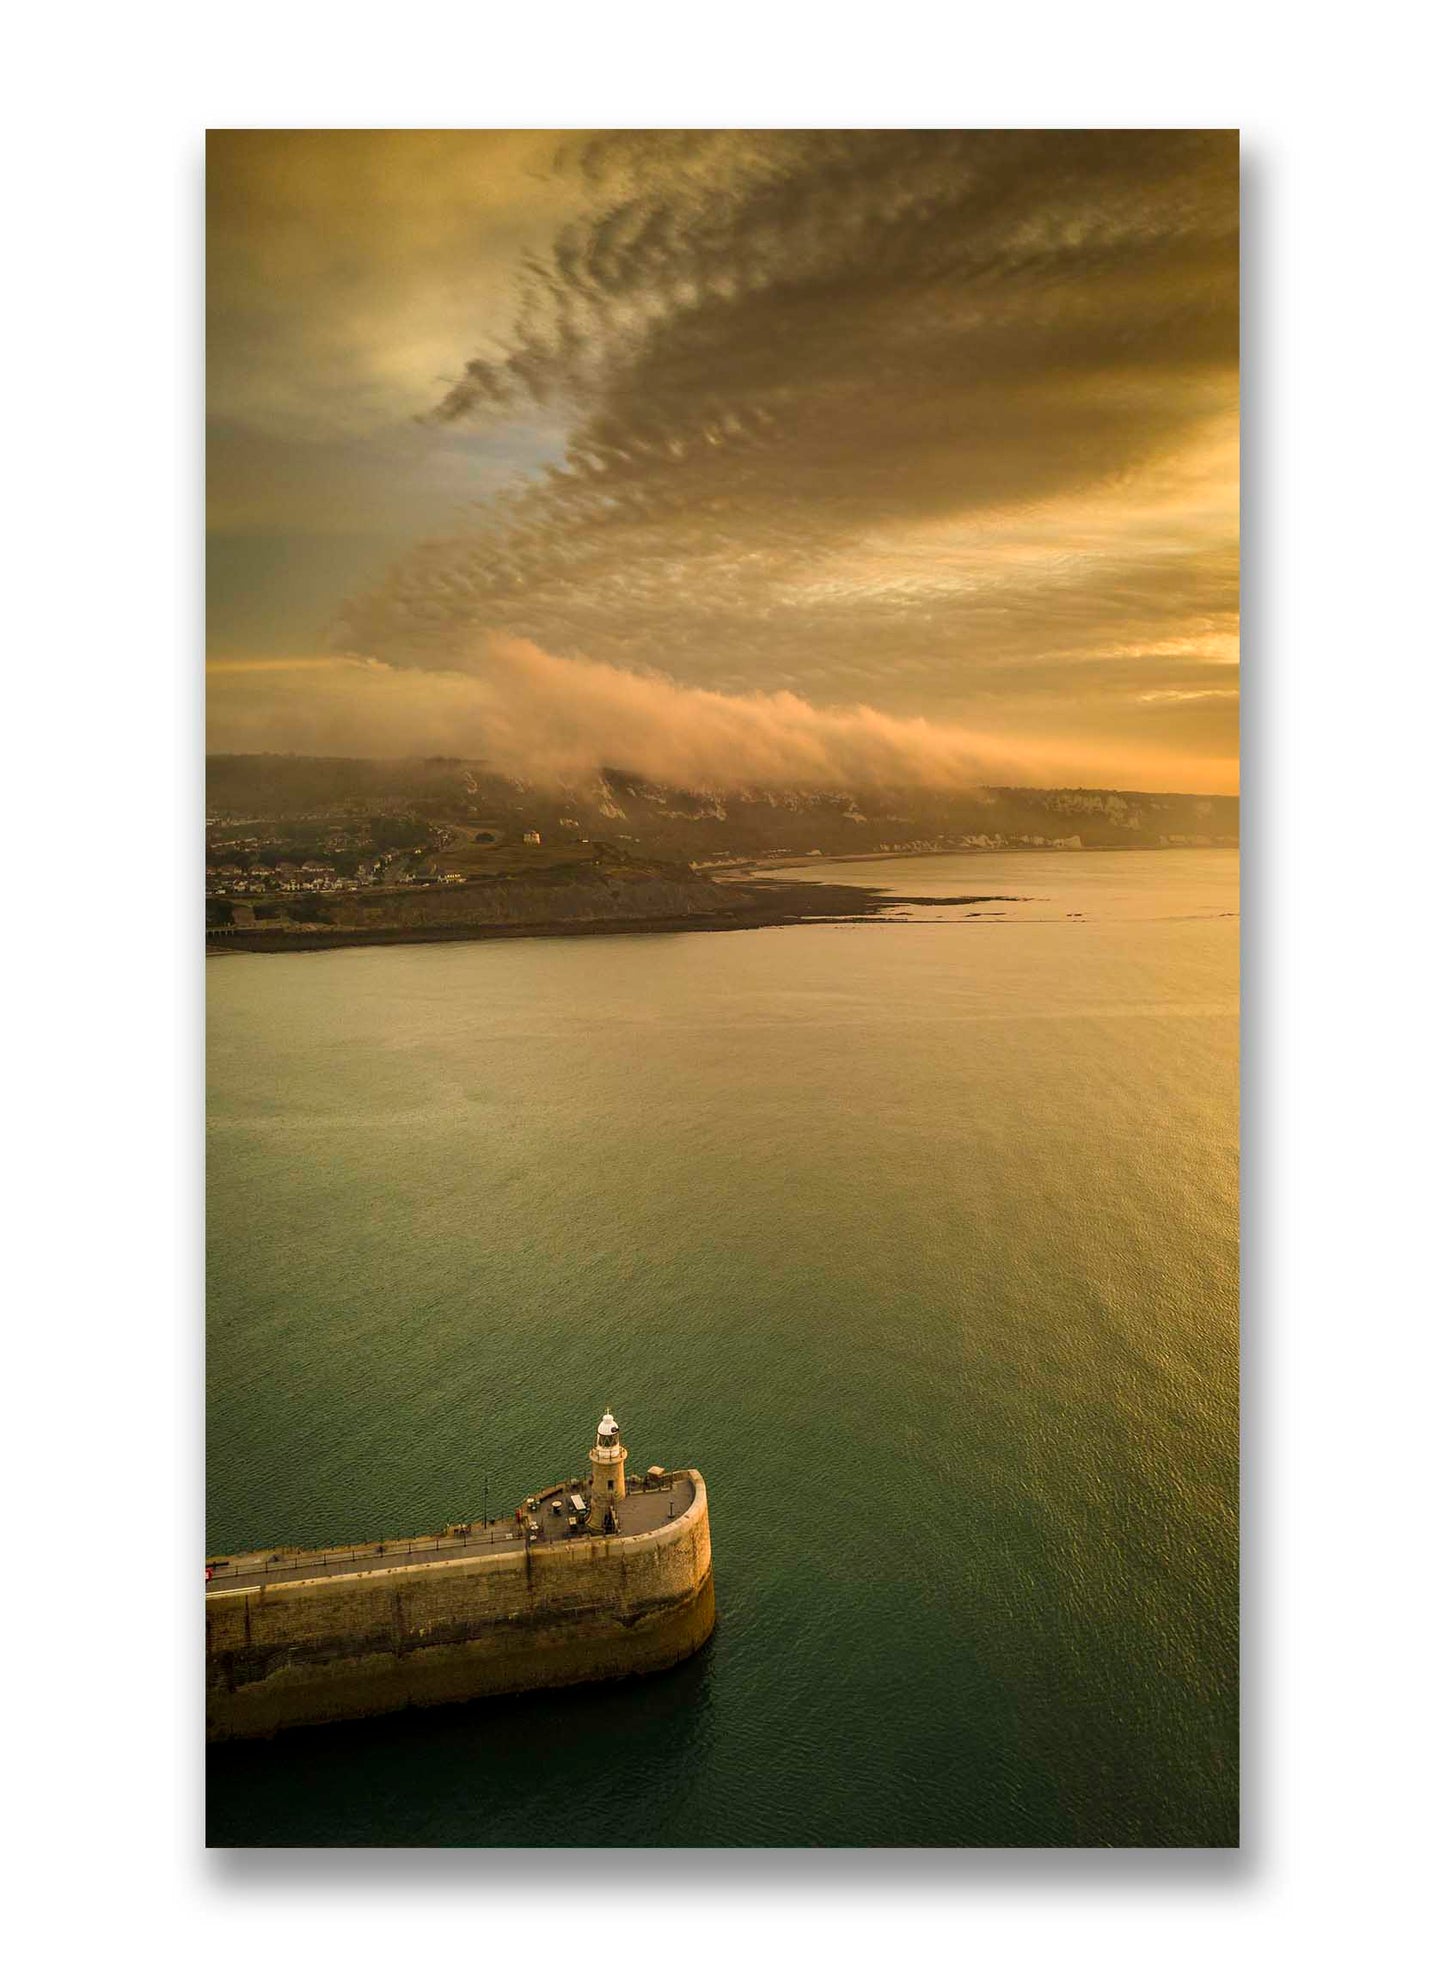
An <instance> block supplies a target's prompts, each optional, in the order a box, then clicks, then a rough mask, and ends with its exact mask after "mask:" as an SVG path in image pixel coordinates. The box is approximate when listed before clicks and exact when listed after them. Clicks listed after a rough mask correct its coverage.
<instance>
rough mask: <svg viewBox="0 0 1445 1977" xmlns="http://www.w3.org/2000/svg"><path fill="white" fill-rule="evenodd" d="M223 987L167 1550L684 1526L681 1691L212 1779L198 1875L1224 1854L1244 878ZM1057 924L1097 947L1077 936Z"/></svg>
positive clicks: (1080, 891)
mask: <svg viewBox="0 0 1445 1977" xmlns="http://www.w3.org/2000/svg"><path fill="white" fill-rule="evenodd" d="M810 869H811V870H814V871H819V872H827V874H828V876H833V877H842V878H849V879H854V880H858V881H861V882H867V883H870V884H887V885H889V886H890V887H891V888H892V889H893V890H895V891H898V892H903V893H909V894H914V895H919V894H925V893H926V894H929V895H940V894H948V893H957V892H963V891H969V892H1008V893H1015V894H1024V895H1027V896H1028V897H1027V898H1026V899H1025V900H1024V901H1021V902H1020V903H1019V904H1017V905H1011V906H1007V907H1002V908H998V907H990V908H988V909H986V911H987V913H988V914H989V915H994V914H998V915H1000V916H1001V917H998V918H994V917H976V918H973V917H969V915H968V911H967V909H961V908H936V909H930V908H927V907H922V908H910V909H907V910H908V912H909V914H910V916H911V923H910V924H901V925H887V924H884V925H850V926H839V927H815V928H782V929H770V930H763V931H757V932H745V933H719V934H696V935H692V934H687V935H660V936H649V937H622V938H616V939H612V938H606V939H598V938H589V939H585V940H575V939H574V940H566V939H561V940H527V941H500V942H492V943H476V944H459V945H455V946H419V947H415V948H384V949H371V950H355V951H342V952H335V953H320V954H306V955H296V956H289V955H288V956H276V955H266V956H233V957H222V958H218V959H216V960H213V961H212V962H211V963H210V964H209V965H208V991H209V995H208V1004H209V1111H208V1139H209V1169H208V1194H209V1318H208V1352H207V1385H208V1501H207V1518H208V1526H207V1543H208V1549H210V1550H212V1551H224V1550H230V1549H235V1548H240V1547H242V1546H246V1545H253V1544H264V1543H270V1542H278V1541H288V1542H298V1543H319V1542H327V1541H342V1540H346V1539H358V1538H360V1539H364V1538H371V1537H377V1536H380V1535H382V1534H389V1535H391V1534H394V1535H401V1534H404V1533H408V1532H413V1531H426V1530H434V1529H436V1528H437V1527H438V1526H439V1525H440V1524H441V1523H442V1521H443V1520H444V1519H447V1518H452V1517H461V1516H466V1515H476V1514H479V1513H480V1511H481V1509H482V1503H483V1492H484V1488H485V1490H486V1494H487V1501H488V1507H489V1508H492V1509H496V1508H497V1507H498V1506H506V1505H509V1504H512V1503H515V1502H516V1501H517V1500H518V1499H519V1498H520V1497H521V1496H522V1495H523V1494H525V1493H526V1492H527V1491H528V1490H530V1489H532V1488H534V1487H537V1486H539V1485H541V1484H543V1483H547V1482H550V1481H553V1480H554V1479H555V1478H556V1477H557V1476H559V1475H562V1474H566V1473H572V1472H574V1471H575V1470H576V1468H577V1465H578V1463H579V1462H580V1461H581V1459H582V1457H583V1454H584V1451H585V1449H586V1447H587V1446H588V1443H589V1441H590V1439H591V1431H592V1429H593V1428H594V1426H595V1423H596V1420H597V1417H598V1416H599V1414H600V1413H601V1412H602V1409H603V1407H604V1406H606V1405H610V1406H612V1408H613V1409H614V1410H615V1411H616V1413H617V1414H618V1416H619V1418H620V1419H621V1421H622V1424H623V1428H624V1432H625V1435H626V1439H627V1441H628V1443H629V1446H630V1448H631V1450H632V1455H633V1460H632V1464H631V1466H632V1467H633V1468H634V1469H636V1468H639V1467H640V1466H642V1465H644V1464H646V1463H649V1462H654V1461H656V1462H664V1463H668V1464H694V1465H696V1466H697V1467H698V1468H700V1469H701V1470H702V1471H703V1473H704V1475H705V1476H706V1478H707V1483H708V1489H709V1495H710V1502H711V1513H712V1531H713V1545H714V1555H715V1569H716V1582H717V1599H718V1612H719V1622H718V1629H717V1633H716V1636H715V1637H714V1640H713V1641H712V1643H711V1644H710V1645H709V1647H708V1648H707V1649H705V1650H704V1651H703V1653H702V1654H701V1655H700V1656H698V1657H697V1658H695V1659H694V1660H693V1661H691V1662H690V1663H688V1664H687V1665H686V1666H685V1667H683V1668H681V1669H678V1670H676V1671H673V1672H672V1673H671V1674H668V1675H664V1676H660V1677H655V1678H652V1679H650V1680H647V1681H643V1682H638V1683H634V1684H630V1685H626V1686H623V1687H620V1688H615V1689H602V1690H592V1691H575V1692H572V1693H567V1694H558V1695H553V1696H545V1697H535V1698H524V1699H519V1700H516V1701H507V1702H497V1703H487V1704H478V1705H475V1706H473V1707H469V1708H462V1709H452V1710H441V1711H432V1712H427V1713H419V1714H416V1715H414V1716H408V1717H399V1718H391V1719H385V1720H379V1721H377V1722H374V1723H369V1724H361V1725H354V1726H346V1727H338V1728H333V1729H326V1730H317V1731H310V1732H302V1733H296V1734H294V1735H293V1736H291V1737H289V1738H282V1739H278V1740H277V1741H276V1742H274V1743H272V1744H270V1745H263V1746H252V1747H236V1748H224V1749H220V1750H216V1751H213V1752H212V1753H211V1754H210V1757H209V1761H208V1781H209V1782H208V1837H209V1839H210V1841H211V1842H212V1844H221V1845H264V1844H273V1845H287V1846H296V1845H327V1846H370V1845H417V1846H420V1845H443V1846H461V1845H474V1844H480V1845H519V1844H529V1845H531V1844H539V1843H542V1844H545V1843H555V1844H557V1845H559V1846H561V1845H566V1844H568V1843H581V1842H585V1843H587V1844H595V1843H596V1842H597V1840H598V1839H599V1837H600V1834H599V1830H598V1824H597V1822H596V1821H595V1820H593V1819H592V1818H591V1817H590V1816H589V1813H588V1807H589V1806H590V1805H591V1804H592V1803H593V1800H594V1794H595V1792H596V1790H597V1786H598V1782H599V1780H605V1781H607V1788H608V1795H609V1803H610V1805H611V1806H612V1807H613V1808H614V1810H615V1813H616V1823H615V1826H614V1827H613V1829H612V1830H613V1832H614V1834H615V1837H616V1840H617V1842H618V1843H619V1844H622V1845H635V1846H648V1845H654V1844H659V1843H661V1844H670V1845H691V1846H720V1845H738V1846H786V1845H795V1846H796V1845H805V1846H862V1845H908V1846H939V1845H967V1846H989V1845H994V1846H1229V1845H1233V1844H1234V1843H1235V1840H1236V1832H1237V1820H1236V1799H1237V1702H1236V1672H1237V1617H1238V1613H1237V1579H1236V1564H1237V1534H1236V1476H1237V1461H1236V1456H1237V1443H1236V1424H1237V1408H1236V1400H1237V1391H1236V1371H1237V1357H1236V1346H1237V1272H1236V1264H1237V1250H1236V1141H1237V1134H1236V1090H1237V1065H1236V1029H1237V920H1236V918H1235V910H1236V905H1237V882H1238V871H1237V860H1236V858H1235V856H1234V854H1233V853H1223V852H1203V851H1194V852H1177V853H1176V852H1157V853H1085V854H1075V855H1067V854H1052V855H1051V854H1047V853H1040V854H1031V853H1013V854H1000V855H997V856H989V855H971V856H958V857H947V858H936V859H912V860H906V861H903V860H899V861H890V862H886V863H884V862H877V863H868V864H846V865H841V866H834V867H825V866H823V865H822V863H821V861H817V860H814V861H812V864H811V867H810ZM1070 915H1081V916H1082V917H1079V918H1071V917H1069V916H1070Z"/></svg>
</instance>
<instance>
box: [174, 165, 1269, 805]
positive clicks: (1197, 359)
mask: <svg viewBox="0 0 1445 1977" xmlns="http://www.w3.org/2000/svg"><path fill="white" fill-rule="evenodd" d="M207 205H208V230H207V232H208V250H207V287H208V333H207V348H208V359H207V371H208V386H207V394H208V396H207V409H208V418H207V431H208V439H207V480H208V503H207V506H208V517H207V520H208V553H207V675H208V714H209V738H210V745H211V746H212V747H213V748H217V749H273V750H283V751H284V750H295V751H297V752H307V753H330V754H368V755H397V754H410V753H429V754H430V753H442V754H456V755H467V756H473V757H479V758H482V759H485V760H487V761H490V762H492V763H494V764H495V766H496V767H498V768H499V769H501V770H502V771H503V772H504V773H508V774H516V775H519V776H526V777H531V778H539V779H551V780H554V781H568V780H575V779H577V778H578V777H582V776H586V775H587V774H589V773H593V772H595V771H596V770H597V769H598V768H600V767H603V766H612V767H616V768H621V769H630V770H635V771H637V772H639V773H642V774H646V775H650V776H654V777H656V778H658V779H659V780H665V781H673V782H679V783H685V784H687V785H689V786H696V787H711V786H722V785H725V784H727V783H729V782H732V783H737V782H747V783H750V784H754V783H758V784H768V783H772V784H780V785H798V784H807V785H813V786H820V787H848V786H852V785H853V784H856V783H858V782H867V781H872V782H875V783H879V784H898V783H910V782H920V783H927V784H932V785H947V786H962V785H967V784H968V783H970V782H976V781H993V782H1018V783H1037V784H1057V783H1067V784H1086V785H1091V786H1111V787H1128V788H1135V789H1173V790H1188V791H1199V792H1209V793H1221V792H1229V791H1233V790H1234V789H1236V788H1237V786H1238V783H1237V716H1238V141H1237V135H1236V133H1234V132H1198V131H1127V132H1104V131H1071V132H1034V131H1029V132H948V131H944V132H914V131H882V132H856V131H855V132H847V131H828V132H778V131H770V132H754V133H744V132H638V131H633V132H612V133H606V132H604V133H543V132H467V131H407V132H398V131H370V132H367V131H339V132H338V131H255V132H213V133H212V134H211V136H210V139H209V144H208V164H207Z"/></svg>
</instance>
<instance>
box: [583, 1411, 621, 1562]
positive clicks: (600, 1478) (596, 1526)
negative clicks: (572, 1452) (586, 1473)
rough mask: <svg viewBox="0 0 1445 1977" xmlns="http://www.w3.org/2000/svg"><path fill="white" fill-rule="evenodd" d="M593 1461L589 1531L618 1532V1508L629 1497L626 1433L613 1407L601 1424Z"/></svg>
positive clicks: (598, 1424)
mask: <svg viewBox="0 0 1445 1977" xmlns="http://www.w3.org/2000/svg"><path fill="white" fill-rule="evenodd" d="M589 1460H590V1462H591V1464H592V1500H591V1502H590V1503H589V1505H588V1506H587V1528H588V1530H589V1531H603V1532H605V1531H609V1530H612V1531H615V1530H616V1529H617V1506H618V1505H619V1504H620V1503H621V1501H622V1499H623V1498H624V1497H625V1496H626V1494H627V1450H626V1449H625V1448H624V1447H623V1446H622V1430H621V1428H619V1427H618V1425H617V1422H616V1421H615V1420H614V1418H613V1414H612V1409H611V1408H610V1407H609V1408H608V1409H607V1412H606V1413H605V1414H604V1415H603V1416H602V1419H601V1420H600V1421H599V1422H598V1423H597V1442H596V1446H595V1447H594V1448H593V1450H592V1453H591V1456H590V1457H589Z"/></svg>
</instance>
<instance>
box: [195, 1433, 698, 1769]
mask: <svg viewBox="0 0 1445 1977" xmlns="http://www.w3.org/2000/svg"><path fill="white" fill-rule="evenodd" d="M684 1489H686V1490H687V1491H688V1492H689V1500H688V1501H687V1502H686V1503H685V1504H684V1503H681V1502H679V1501H677V1499H678V1498H680V1497H681V1495H682V1493H683V1490H684ZM555 1494H558V1493H557V1492H549V1493H548V1496H545V1497H543V1498H542V1499H540V1500H539V1510H540V1514H541V1516H542V1518H543V1519H544V1520H545V1519H547V1518H549V1517H550V1518H551V1520H552V1522H551V1526H550V1528H547V1527H544V1528H547V1536H546V1537H542V1538H539V1539H538V1540H533V1541H528V1540H527V1539H526V1538H525V1537H524V1536H518V1535H514V1534H513V1533H512V1532H511V1531H510V1530H508V1529H507V1528H506V1527H500V1528H501V1530H502V1537H501V1540H500V1541H499V1539H498V1535H497V1527H484V1529H483V1533H482V1535H481V1537H479V1538H478V1537H476V1536H469V1537H468V1538H467V1539H465V1540H460V1539H459V1540H458V1541H457V1543H456V1548H455V1549H454V1550H452V1551H450V1552H447V1553H441V1552H438V1553H437V1554H436V1555H434V1556H431V1557H427V1556H425V1555H422V1556H420V1557H418V1556H414V1555H411V1554H409V1553H407V1552H405V1551H402V1550H400V1549H399V1548H393V1547H387V1549H386V1550H385V1551H384V1552H383V1551H381V1550H380V1549H379V1548H376V1549H374V1550H372V1551H369V1552H363V1551H356V1552H353V1553H350V1554H345V1555H341V1556H340V1557H338V1555H337V1554H334V1553H333V1554H327V1553H289V1554H283V1555H281V1556H280V1557H275V1556H274V1555H273V1556H272V1557H271V1558H270V1559H268V1560H266V1561H258V1562H257V1563H256V1564H255V1565H254V1566H253V1567H250V1568H248V1567H247V1566H246V1564H245V1562H244V1561H242V1562H241V1563H240V1565H239V1566H238V1567H237V1568H236V1569H235V1572H234V1576H235V1578H237V1579H239V1580H240V1583H231V1584H228V1583H227V1582H226V1580H225V1579H224V1578H223V1577H222V1576H219V1575H218V1576H217V1578H216V1579H215V1580H213V1582H212V1583H211V1584H210V1586H208V1588H207V1592H206V1734H207V1737H208V1739H210V1740H212V1741H225V1740H227V1739H231V1738H236V1737H265V1736H271V1735H273V1734H274V1733H275V1732H276V1731H277V1730H282V1729H287V1728H290V1727H293V1726H296V1725H300V1724H307V1723H331V1722H340V1721H343V1720H345V1719H349V1718H353V1717H360V1716H376V1715H382V1714H385V1713H387V1712H389V1711H392V1710H397V1709H408V1708H419V1707H424V1706H427V1705H430V1704H434V1703H448V1702H470V1701H473V1700H475V1699H477V1698H479V1697H483V1696H503V1695H516V1694H519V1693H521V1692H522V1691H524V1690H528V1689H548V1688H563V1687H568V1686H571V1685H573V1684H575V1683H580V1682H600V1681H615V1680H620V1679H622V1678H625V1677H628V1676H632V1675H643V1674H651V1673H654V1672H656V1671H658V1670H660V1669H664V1668H671V1667H673V1666H674V1665H675V1664H676V1663H677V1662H680V1661H684V1660H686V1658H687V1657H688V1656H689V1655H691V1654H694V1653H695V1652H696V1651H697V1649H698V1648H700V1647H701V1646H702V1645H703V1643H704V1642H705V1641H706V1640H707V1639H708V1637H709V1635H710V1634H711V1633H712V1630H713V1623H714V1618H715V1603H714V1595H713V1579H712V1540H711V1534H710V1531H709V1528H708V1511H707V1490H706V1487H705V1485H704V1483H703V1479H702V1477H701V1475H700V1474H699V1473H698V1471H697V1470H696V1469H686V1470H677V1471H674V1472H673V1473H672V1474H671V1475H670V1476H669V1477H668V1478H667V1479H666V1482H665V1484H662V1485H659V1486H658V1487H657V1488H656V1489H655V1490H653V1491H652V1492H650V1500H649V1497H648V1496H643V1495H637V1496H629V1497H628V1499H627V1503H628V1506H629V1510H628V1515H627V1520H626V1521H627V1523H628V1524H633V1523H634V1522H636V1523H641V1522H643V1521H644V1520H645V1519H646V1518H648V1517H649V1516H650V1517H651V1519H652V1520H653V1521H652V1523H651V1527H650V1528H645V1529H633V1530H628V1529H625V1528H624V1530H623V1531H622V1532H621V1533H620V1534H618V1535H611V1536H606V1537H594V1536H592V1535H591V1534H590V1533H584V1534H581V1535H577V1536H563V1535H561V1530H562V1529H565V1525H563V1524H562V1521H561V1513H560V1511H559V1512H557V1513H553V1512H551V1510H550V1501H549V1499H550V1496H552V1495H555ZM664 1494H666V1496H667V1498H668V1501H667V1502H666V1503H663V1502H662V1501H661V1500H660V1499H661V1498H662V1497H663V1495H664ZM631 1506H636V1508H635V1510H634V1509H633V1508H631ZM674 1511H675V1514H673V1513H674Z"/></svg>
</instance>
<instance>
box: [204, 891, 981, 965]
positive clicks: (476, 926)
mask: <svg viewBox="0 0 1445 1977" xmlns="http://www.w3.org/2000/svg"><path fill="white" fill-rule="evenodd" d="M754 883H755V884H756V886H757V893H754V894H752V895H751V896H749V897H748V898H747V900H746V902H745V903H744V902H740V903H739V904H738V905H737V906H736V907H733V906H723V907H720V908H718V909H717V910H716V911H706V912H696V913H660V914H640V915H610V916H598V917H597V918H587V919H583V918H575V919H574V918H552V919H537V920H521V921H457V922H452V923H442V924H440V925H432V926H424V925H412V926H371V927H367V926H359V925H353V926H343V925H338V926H320V925H312V926H297V927H295V928H294V929H292V930H289V931H285V932H283V931H280V930H279V929H277V928H276V927H274V926H272V925H269V924H268V925H266V926H263V927H217V928H207V930H206V953H207V955H208V956H209V955H212V954H216V955H220V954H304V953H316V952H319V951H322V950H325V949H331V948H338V947H395V946H415V945H418V944H421V943H431V942H435V941H475V940H539V939H559V938H562V939H570V938H575V937H578V936H583V935H616V934H695V933H742V932H753V931H756V930H758V929H761V928H764V927H795V926H857V925H863V924H867V923H870V922H872V923H876V924H880V925H898V924H900V923H899V922H897V921H894V920H891V919H888V918H886V917H885V916H886V915H887V913H888V911H889V909H890V908H893V907H896V906H922V905H928V906H982V905H989V904H993V903H996V902H999V901H1005V900H1012V899H1014V898H1015V897H1017V895H1015V894H1012V893H979V894H960V895H958V896H957V897H951V898H949V899H943V900H940V899H908V898H903V897H900V896H899V895H898V894H896V893H885V892H883V891H882V890H881V889H879V888H878V887H876V886H832V885H826V884H821V883H818V882H811V883H810V882H806V881H804V882H798V883H784V882H782V881H777V882H771V881H768V880H759V881H755V882H754ZM773 892H775V893H776V895H777V896H776V897H775V898H773V899H769V898H768V897H767V895H768V894H769V893H773ZM758 894H762V895H763V896H762V897H759V896H758Z"/></svg>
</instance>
